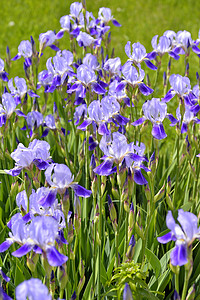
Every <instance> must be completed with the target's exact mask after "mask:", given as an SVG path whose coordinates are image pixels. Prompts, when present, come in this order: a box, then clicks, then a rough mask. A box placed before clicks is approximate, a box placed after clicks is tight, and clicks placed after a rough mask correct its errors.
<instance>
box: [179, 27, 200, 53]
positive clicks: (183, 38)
mask: <svg viewBox="0 0 200 300" xmlns="http://www.w3.org/2000/svg"><path fill="white" fill-rule="evenodd" d="M197 44H198V43H196V42H195V41H193V40H192V37H191V33H190V32H189V31H186V30H183V31H178V32H177V34H176V47H177V48H176V52H177V53H180V54H184V53H189V48H192V50H193V52H195V53H197V54H200V49H199V48H198V47H197Z"/></svg>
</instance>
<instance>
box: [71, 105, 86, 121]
mask: <svg viewBox="0 0 200 300" xmlns="http://www.w3.org/2000/svg"><path fill="white" fill-rule="evenodd" d="M86 116H87V105H86V104H81V105H79V106H77V107H76V108H75V113H74V119H75V125H77V124H78V123H79V121H80V120H81V119H85V118H86Z"/></svg>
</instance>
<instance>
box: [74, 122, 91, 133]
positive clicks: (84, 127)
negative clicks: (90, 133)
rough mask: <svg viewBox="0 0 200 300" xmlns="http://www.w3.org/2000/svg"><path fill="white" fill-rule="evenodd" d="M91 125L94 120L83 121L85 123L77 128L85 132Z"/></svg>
mask: <svg viewBox="0 0 200 300" xmlns="http://www.w3.org/2000/svg"><path fill="white" fill-rule="evenodd" d="M91 123H92V120H85V121H83V123H82V124H81V125H79V126H78V127H77V129H80V130H83V131H85V130H86V128H87V127H88V125H90V124H91Z"/></svg>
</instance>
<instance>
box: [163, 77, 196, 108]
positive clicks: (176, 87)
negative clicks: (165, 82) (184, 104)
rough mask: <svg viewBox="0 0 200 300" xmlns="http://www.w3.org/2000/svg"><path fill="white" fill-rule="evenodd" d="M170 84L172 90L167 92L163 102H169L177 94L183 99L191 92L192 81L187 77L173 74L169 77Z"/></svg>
mask: <svg viewBox="0 0 200 300" xmlns="http://www.w3.org/2000/svg"><path fill="white" fill-rule="evenodd" d="M169 82H170V85H171V87H172V88H171V89H170V90H169V91H168V92H167V94H166V95H165V97H164V98H162V101H163V102H169V101H170V100H171V99H172V98H173V97H174V96H175V95H176V94H177V95H178V97H181V98H182V97H184V96H186V95H188V94H189V93H190V91H191V85H190V79H189V78H188V77H186V76H184V77H183V76H181V75H179V74H172V75H171V76H170V77H169Z"/></svg>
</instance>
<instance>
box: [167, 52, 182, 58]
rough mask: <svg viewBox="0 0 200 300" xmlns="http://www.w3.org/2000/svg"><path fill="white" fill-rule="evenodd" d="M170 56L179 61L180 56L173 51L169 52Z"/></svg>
mask: <svg viewBox="0 0 200 300" xmlns="http://www.w3.org/2000/svg"><path fill="white" fill-rule="evenodd" d="M169 55H170V56H171V57H173V58H174V59H175V60H179V58H180V56H179V55H178V54H176V53H175V52H173V51H170V52H169Z"/></svg>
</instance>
